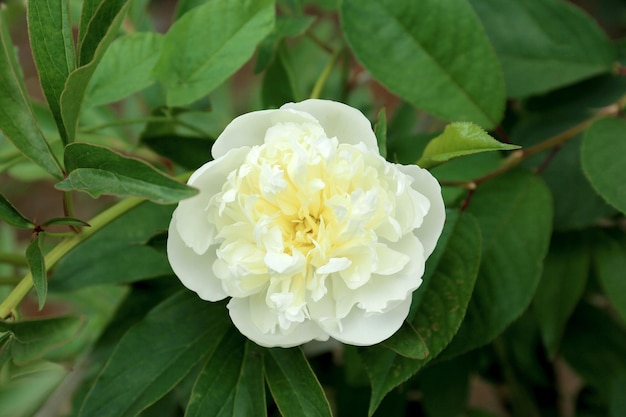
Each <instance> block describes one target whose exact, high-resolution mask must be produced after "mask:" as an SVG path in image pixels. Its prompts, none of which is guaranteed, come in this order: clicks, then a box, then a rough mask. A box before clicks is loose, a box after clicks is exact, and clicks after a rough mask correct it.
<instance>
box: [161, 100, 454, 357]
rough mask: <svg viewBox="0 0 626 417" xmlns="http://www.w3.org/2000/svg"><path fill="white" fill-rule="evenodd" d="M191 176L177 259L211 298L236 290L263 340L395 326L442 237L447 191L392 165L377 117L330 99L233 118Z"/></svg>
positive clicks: (360, 341) (386, 332) (241, 324)
mask: <svg viewBox="0 0 626 417" xmlns="http://www.w3.org/2000/svg"><path fill="white" fill-rule="evenodd" d="M212 154H213V157H214V158H215V159H214V160H213V161H211V162H208V163H206V164H205V165H203V166H202V167H201V168H199V169H198V170H197V171H196V172H194V173H193V175H192V176H191V178H190V179H189V182H188V184H189V185H191V186H193V187H196V188H198V189H199V190H200V192H199V194H197V195H196V196H194V197H192V198H189V199H187V200H184V201H182V202H180V204H179V205H178V207H177V208H176V210H175V211H174V214H173V217H172V221H171V223H170V227H169V237H168V243H167V252H168V257H169V261H170V263H171V266H172V268H173V270H174V272H175V273H176V275H177V276H178V277H179V279H180V280H181V281H182V283H183V284H184V285H185V286H186V287H187V288H189V289H191V290H193V291H195V292H196V293H197V294H198V296H199V297H200V298H202V299H203V300H207V301H218V300H222V299H224V298H226V297H230V301H229V303H228V309H229V313H230V317H231V319H232V321H233V323H234V324H235V326H236V327H237V328H238V329H239V331H240V332H241V333H243V334H244V335H245V336H247V337H248V338H249V339H251V340H253V341H254V342H256V343H257V344H259V345H261V346H266V347H272V346H282V347H290V346H296V345H300V344H303V343H306V342H309V341H311V340H322V341H323V340H327V339H328V338H329V337H332V338H334V339H336V340H338V341H340V342H343V343H347V344H352V345H360V346H365V345H372V344H376V343H379V342H381V341H383V340H385V339H387V338H388V337H390V336H391V335H392V334H393V333H395V332H396V331H397V330H398V329H399V328H400V326H401V325H402V322H403V321H404V319H405V318H406V316H407V314H408V312H409V308H410V305H411V295H412V293H413V291H414V290H415V289H416V288H418V287H419V285H420V284H421V281H422V279H421V277H422V274H423V272H424V263H425V261H426V258H428V256H429V255H430V254H431V252H432V251H433V249H434V247H435V244H436V242H437V239H438V238H439V235H440V234H441V230H442V227H443V223H444V217H445V210H444V205H443V200H442V197H441V189H440V186H439V184H438V183H437V181H436V180H435V179H434V178H433V177H432V175H431V174H430V173H429V172H428V171H426V170H423V169H421V168H419V167H418V166H415V165H411V166H403V165H398V164H393V163H389V162H387V161H386V160H385V159H384V158H382V157H381V156H380V154H379V152H378V147H377V144H376V138H375V136H374V133H373V131H372V128H371V125H370V123H369V121H368V120H367V119H366V118H365V116H363V114H361V113H360V112H359V111H358V110H356V109H354V108H352V107H349V106H347V105H345V104H341V103H337V102H333V101H326V100H307V101H303V102H301V103H289V104H285V105H284V106H282V107H281V108H280V109H278V110H265V111H257V112H252V113H248V114H244V115H242V116H239V117H237V118H236V119H235V120H233V121H232V122H231V123H230V124H229V125H228V126H227V127H226V129H225V130H224V132H223V133H222V134H221V135H220V136H219V138H218V139H217V140H216V142H215V144H214V145H213V149H212Z"/></svg>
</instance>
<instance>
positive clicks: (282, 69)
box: [261, 45, 300, 108]
mask: <svg viewBox="0 0 626 417" xmlns="http://www.w3.org/2000/svg"><path fill="white" fill-rule="evenodd" d="M299 98H300V92H299V88H298V86H297V85H296V83H295V80H294V71H293V68H292V64H291V62H290V60H289V57H288V55H287V52H286V47H285V46H284V45H283V46H281V47H280V48H279V49H278V53H277V56H276V58H275V59H274V60H273V61H272V62H271V63H270V64H269V66H268V67H267V70H266V71H265V76H264V77H263V84H262V85H261V100H262V101H263V106H264V107H265V108H279V107H280V106H282V105H283V104H285V103H290V102H294V101H300V100H299Z"/></svg>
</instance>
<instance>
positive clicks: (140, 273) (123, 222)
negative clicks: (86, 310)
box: [50, 202, 174, 291]
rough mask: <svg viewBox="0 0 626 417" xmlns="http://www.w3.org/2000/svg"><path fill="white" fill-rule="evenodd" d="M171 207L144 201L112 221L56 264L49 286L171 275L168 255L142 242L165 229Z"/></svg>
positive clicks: (58, 288)
mask: <svg viewBox="0 0 626 417" xmlns="http://www.w3.org/2000/svg"><path fill="white" fill-rule="evenodd" d="M173 210H174V207H172V206H162V205H157V204H153V203H148V202H146V203H143V204H142V205H140V206H139V207H137V208H135V209H133V210H131V211H129V212H128V213H126V214H124V215H123V216H120V217H119V218H117V219H115V220H113V221H112V222H111V223H110V224H108V225H106V226H105V227H104V228H102V230H100V231H98V233H96V234H95V235H94V236H92V237H90V238H89V239H88V240H86V241H85V242H83V243H81V244H80V245H79V246H77V247H76V248H74V249H73V250H72V251H70V252H69V253H68V254H67V255H65V256H64V257H63V258H62V259H61V260H60V261H59V262H58V263H57V265H56V266H55V268H54V272H53V275H52V278H51V280H50V288H51V289H52V290H54V291H68V290H76V289H78V288H82V287H86V286H92V285H99V284H118V283H127V282H134V281H138V280H142V279H147V278H155V277H158V276H163V275H171V274H172V270H171V268H170V266H169V263H168V262H167V258H166V257H165V256H164V255H163V254H161V253H159V252H157V251H156V250H154V249H152V248H150V247H148V246H146V245H145V243H146V242H147V241H148V239H150V237H151V236H153V235H154V234H155V233H156V232H157V231H159V230H166V229H167V225H168V223H169V220H170V218H171V217H172V211H173ZM110 260H115V261H114V262H112V261H110Z"/></svg>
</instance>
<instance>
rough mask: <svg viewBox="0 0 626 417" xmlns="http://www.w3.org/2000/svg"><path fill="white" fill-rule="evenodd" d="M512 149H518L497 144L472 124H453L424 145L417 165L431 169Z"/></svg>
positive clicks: (517, 147) (500, 143) (513, 146)
mask: <svg viewBox="0 0 626 417" xmlns="http://www.w3.org/2000/svg"><path fill="white" fill-rule="evenodd" d="M513 149H519V146H517V145H509V144H506V143H502V142H498V141H497V140H495V139H494V138H492V137H491V136H490V135H489V134H488V133H487V132H485V131H484V130H483V129H482V128H481V127H479V126H476V125H475V124H473V123H469V122H455V123H450V124H449V125H447V126H446V128H445V129H444V131H443V133H442V134H441V135H439V136H437V137H436V138H434V139H432V140H431V141H430V142H429V143H428V145H426V149H424V153H423V154H422V157H421V158H420V159H419V161H417V165H419V166H421V167H422V168H431V167H433V166H436V165H438V164H441V163H442V162H446V161H449V160H450V159H453V158H458V157H459V156H464V155H472V154H475V153H480V152H489V151H509V150H513Z"/></svg>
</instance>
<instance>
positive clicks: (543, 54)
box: [470, 0, 616, 97]
mask: <svg viewBox="0 0 626 417" xmlns="http://www.w3.org/2000/svg"><path fill="white" fill-rule="evenodd" d="M470 3H471V4H472V6H473V7H474V10H476V13H477V14H478V16H479V17H480V18H481V20H482V22H483V24H484V26H485V30H486V31H487V34H488V35H489V38H490V39H491V42H492V43H493V47H494V49H495V51H496V54H497V55H498V58H499V60H500V63H501V64H502V70H503V72H504V80H505V82H506V87H507V92H508V95H509V96H511V97H524V96H529V95H532V94H538V93H543V92H547V91H549V90H552V89H554V88H556V87H561V86H565V85H568V84H572V83H574V82H576V81H579V80H582V79H584V78H589V77H591V76H593V75H597V74H601V73H608V72H610V71H611V69H612V67H613V62H614V61H615V59H616V53H615V49H614V48H613V46H612V45H611V42H610V40H609V39H608V37H607V36H606V34H604V33H603V32H602V30H601V29H600V28H599V27H598V25H597V24H596V23H595V22H594V21H593V20H591V18H590V17H589V16H588V15H586V14H585V13H584V12H583V11H582V10H580V9H579V8H578V7H576V6H574V5H572V4H569V3H568V2H566V1H563V0H525V1H523V2H521V1H502V0H470Z"/></svg>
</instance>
